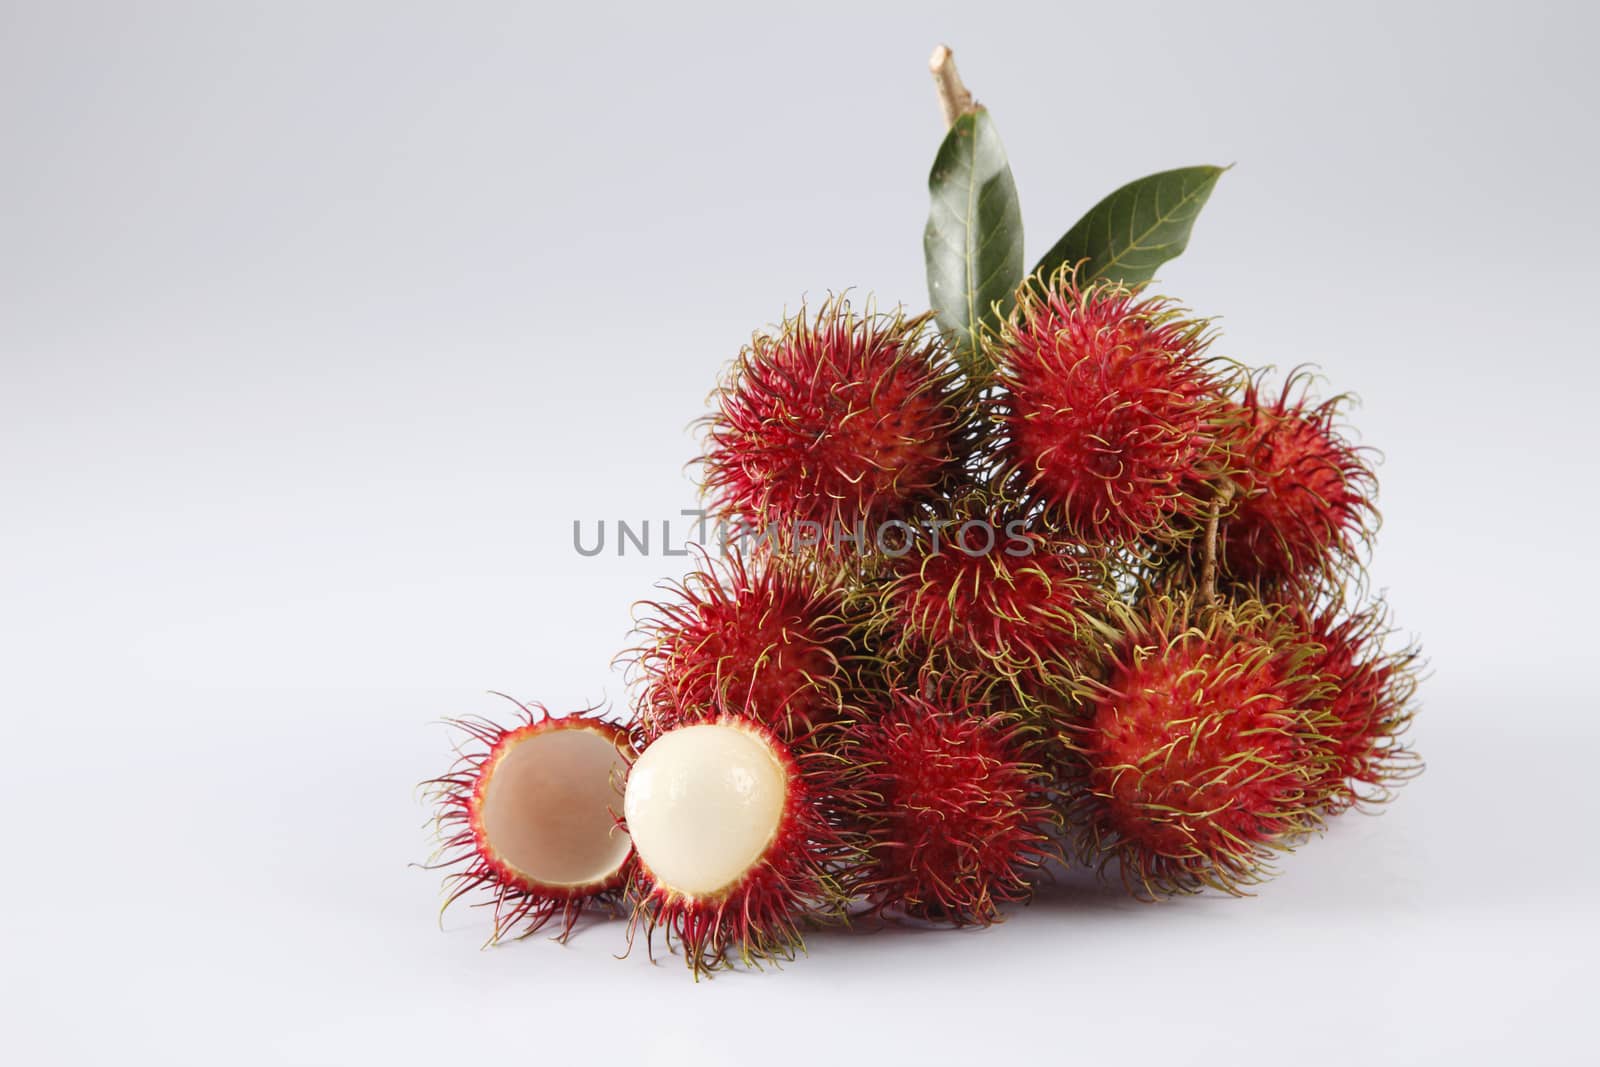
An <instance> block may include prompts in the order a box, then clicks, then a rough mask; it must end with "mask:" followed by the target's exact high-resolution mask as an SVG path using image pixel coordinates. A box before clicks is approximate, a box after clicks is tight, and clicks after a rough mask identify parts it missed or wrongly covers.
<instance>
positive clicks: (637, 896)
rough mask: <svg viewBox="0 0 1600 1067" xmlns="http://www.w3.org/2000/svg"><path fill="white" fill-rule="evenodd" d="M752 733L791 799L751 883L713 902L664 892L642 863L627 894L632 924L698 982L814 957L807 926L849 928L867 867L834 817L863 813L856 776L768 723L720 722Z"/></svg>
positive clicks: (746, 880)
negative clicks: (845, 811)
mask: <svg viewBox="0 0 1600 1067" xmlns="http://www.w3.org/2000/svg"><path fill="white" fill-rule="evenodd" d="M712 721H714V722H718V723H721V724H725V725H733V726H737V727H739V728H741V729H744V730H748V731H750V732H751V733H753V734H755V735H756V736H757V737H760V738H761V739H762V740H764V741H765V742H766V743H767V744H768V745H769V746H771V749H772V752H773V754H774V756H775V758H776V759H777V760H778V761H779V763H780V765H781V766H782V767H783V768H784V769H785V770H786V771H787V773H788V786H789V790H788V798H787V800H786V802H785V808H784V814H783V818H782V821H781V822H780V823H779V826H778V830H777V832H776V834H775V835H774V836H773V840H772V842H771V843H770V844H769V845H768V846H767V850H766V852H765V853H764V854H763V855H762V857H761V859H759V860H758V861H757V862H756V863H755V864H754V865H753V866H752V867H751V868H750V870H749V871H747V872H746V873H745V875H744V877H742V878H740V879H739V880H738V881H736V882H734V883H733V884H732V885H730V886H728V887H727V888H726V889H724V890H722V891H721V892H719V893H717V894H716V895H714V896H690V895H687V894H685V893H680V892H678V891H676V890H674V889H672V888H670V887H668V886H665V885H662V884H660V882H658V881H657V880H656V878H655V876H654V875H653V874H652V873H651V872H650V869H649V868H648V867H647V866H646V865H645V863H644V862H643V860H642V859H637V858H636V862H635V864H634V867H633V875H632V877H631V879H630V882H629V885H628V891H627V895H628V897H629V898H630V899H632V900H634V901H635V906H634V911H633V917H632V919H631V920H630V921H629V925H628V942H629V945H630V946H631V945H632V943H633V940H634V937H635V934H636V932H637V931H638V930H640V929H643V930H644V932H645V938H646V942H647V943H648V944H650V945H652V946H653V944H654V937H655V932H656V931H657V930H660V931H661V932H662V933H663V935H664V937H665V939H666V943H667V947H668V950H669V951H673V950H679V949H681V951H682V952H683V956H684V961H685V963H686V964H687V965H688V967H689V970H690V971H691V972H693V974H694V976H695V978H696V979H699V978H700V977H701V976H703V975H707V974H709V973H711V972H713V971H716V970H719V969H722V968H726V967H730V966H732V965H734V964H735V963H738V964H742V965H744V966H747V967H756V968H759V967H760V966H761V965H762V964H764V963H780V962H783V961H787V960H793V959H794V958H795V957H796V955H797V954H798V953H800V952H803V951H804V950H805V943H804V940H803V938H802V936H801V927H802V926H804V925H806V924H810V923H826V922H838V921H842V920H843V919H844V917H845V907H846V905H847V903H848V901H849V898H850V895H851V893H852V891H853V890H852V889H851V888H850V886H851V876H850V873H849V872H850V871H851V869H852V868H854V867H856V866H858V865H859V855H860V850H861V846H860V843H859V839H858V838H857V837H856V836H855V835H854V834H852V833H851V832H850V831H848V830H846V829H843V828H842V827H841V825H840V820H839V819H837V818H834V817H830V812H831V811H832V810H833V809H834V808H835V807H836V806H838V805H848V806H850V807H852V808H853V807H855V806H856V805H859V803H860V801H859V800H857V799H855V796H854V789H855V788H856V787H855V785H854V783H853V779H854V777H856V776H857V774H858V772H855V771H853V770H852V769H851V768H850V767H849V766H848V765H847V764H846V763H844V762H843V761H842V760H840V759H839V758H838V757H837V756H836V755H833V754H830V753H826V752H822V751H820V750H811V751H801V752H797V751H795V750H792V749H790V748H789V747H788V746H787V745H785V744H784V743H783V741H782V740H780V739H779V738H778V736H777V735H776V734H775V733H773V732H772V731H771V730H769V729H767V728H766V727H765V726H763V725H762V724H760V723H758V722H755V721H753V720H750V719H743V718H739V717H737V716H722V717H721V718H718V719H715V720H712Z"/></svg>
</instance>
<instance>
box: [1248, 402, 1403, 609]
mask: <svg viewBox="0 0 1600 1067" xmlns="http://www.w3.org/2000/svg"><path fill="white" fill-rule="evenodd" d="M1308 381H1309V378H1308V376H1306V375H1304V374H1292V375H1290V377H1289V379H1288V381H1286V382H1285V383H1284V386H1283V389H1282V391H1281V392H1280V393H1279V395H1278V396H1277V397H1264V396H1263V395H1262V393H1261V390H1260V378H1259V376H1257V377H1254V378H1252V379H1251V380H1250V382H1249V384H1248V385H1247V386H1246V389H1245V394H1244V399H1243V401H1242V403H1241V405H1240V408H1241V414H1242V416H1243V426H1244V434H1243V437H1242V440H1241V443H1240V444H1239V445H1238V446H1237V456H1236V465H1235V466H1236V471H1235V473H1234V475H1233V479H1234V485H1235V486H1236V490H1237V491H1236V493H1235V506H1234V507H1233V509H1232V512H1231V513H1230V514H1229V515H1227V516H1226V517H1225V519H1224V521H1223V525H1222V529H1221V537H1220V542H1219V555H1220V560H1219V562H1220V565H1221V569H1222V573H1223V575H1224V576H1225V577H1227V578H1229V579H1230V580H1232V581H1234V582H1236V583H1242V584H1245V585H1249V586H1251V587H1253V588H1256V589H1258V590H1261V591H1263V592H1268V591H1271V590H1273V589H1274V588H1281V587H1295V586H1301V585H1306V584H1310V585H1316V584H1318V583H1319V581H1320V580H1321V579H1322V578H1324V577H1332V576H1335V575H1336V572H1337V571H1339V570H1340V569H1342V564H1344V563H1346V562H1348V561H1349V560H1351V559H1353V558H1354V556H1355V553H1356V550H1357V548H1358V546H1359V545H1360V544H1361V543H1363V542H1365V541H1366V540H1367V539H1368V538H1369V537H1370V536H1371V533H1372V532H1373V527H1374V526H1375V524H1376V520H1377V509H1376V507H1375V506H1374V499H1375V497H1376V492H1377V478H1376V476H1375V475H1374V474H1373V472H1372V468H1371V467H1370V466H1368V464H1367V463H1366V461H1365V459H1364V458H1363V456H1362V454H1361V450H1360V449H1358V448H1356V447H1354V446H1353V445H1351V444H1350V442H1349V441H1348V440H1347V439H1346V438H1345V437H1344V435H1343V434H1342V433H1341V431H1340V429H1339V427H1338V425H1337V417H1338V413H1339V409H1340V406H1341V404H1342V402H1343V398H1342V397H1336V398H1334V399H1332V400H1328V401H1325V402H1323V403H1312V402H1311V401H1310V400H1309V399H1307V393H1306V385H1307V383H1308Z"/></svg>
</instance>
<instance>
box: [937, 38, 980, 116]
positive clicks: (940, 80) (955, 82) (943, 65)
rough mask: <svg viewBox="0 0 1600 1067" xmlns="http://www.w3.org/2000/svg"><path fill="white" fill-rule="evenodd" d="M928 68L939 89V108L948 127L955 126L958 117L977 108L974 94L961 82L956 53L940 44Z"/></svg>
mask: <svg viewBox="0 0 1600 1067" xmlns="http://www.w3.org/2000/svg"><path fill="white" fill-rule="evenodd" d="M928 69H929V70H931V71H933V83H934V85H935V86H937V87H938V89H939V110H941V111H943V112H944V124H945V128H946V129H948V128H950V127H951V126H954V125H955V124H956V119H958V118H960V117H961V116H962V115H965V114H966V113H967V112H969V111H974V110H976V109H977V105H976V104H974V103H973V102H972V94H971V93H969V92H968V91H967V87H966V86H965V85H963V84H962V83H961V75H960V74H958V73H957V72H956V57H955V53H954V52H952V51H950V49H949V48H948V47H946V46H945V45H940V46H939V47H938V48H935V49H934V50H933V56H932V57H931V58H930V59H929V60H928Z"/></svg>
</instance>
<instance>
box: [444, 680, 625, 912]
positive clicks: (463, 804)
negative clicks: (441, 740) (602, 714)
mask: <svg viewBox="0 0 1600 1067" xmlns="http://www.w3.org/2000/svg"><path fill="white" fill-rule="evenodd" d="M519 707H520V708H521V715H522V721H521V723H520V724H518V725H515V726H512V727H504V726H501V725H499V724H497V723H495V722H492V721H490V720H488V719H482V718H469V719H459V720H453V721H452V723H451V724H452V725H453V726H455V727H456V728H457V729H459V730H461V731H462V732H464V733H465V734H466V735H467V738H468V745H467V747H465V748H463V749H461V750H460V751H461V755H460V758H459V759H458V760H457V762H456V765H455V767H453V768H452V769H451V771H450V772H449V773H448V774H445V775H443V776H441V777H439V778H435V779H432V780H430V781H429V782H425V783H424V786H426V787H429V788H430V791H431V795H432V797H433V798H434V801H435V804H436V805H437V808H438V814H437V816H436V819H435V822H436V825H437V827H438V830H439V834H440V837H441V845H440V849H439V852H438V854H437V856H436V860H437V862H435V863H434V864H432V865H431V866H432V867H435V868H442V869H447V870H450V872H451V873H450V874H449V875H447V876H446V878H445V889H446V894H447V895H446V900H445V906H446V907H448V906H449V905H450V904H451V903H453V902H455V901H456V900H459V899H462V898H463V897H465V896H467V895H469V894H472V893H474V892H475V891H477V890H480V889H481V890H485V891H487V898H486V899H485V901H484V902H483V903H485V904H487V905H489V906H491V907H492V908H493V909H494V930H493V933H492V934H491V936H490V938H489V940H490V942H491V943H493V942H496V941H500V940H503V939H505V938H506V937H508V936H516V937H526V936H527V935H529V934H532V933H534V932H536V931H538V930H540V929H541V928H543V927H544V926H545V925H546V924H547V923H549V922H551V921H552V920H555V921H557V922H558V925H559V930H560V936H561V937H563V938H565V937H566V936H567V935H568V934H570V933H571V931H572V928H573V925H574V923H575V922H576V921H577V919H578V917H579V916H580V914H582V913H583V912H584V911H585V910H594V909H598V910H614V909H615V908H616V907H617V905H618V903H619V901H620V897H621V889H622V886H623V884H624V881H625V879H626V874H627V868H628V866H629V864H630V861H631V858H632V854H633V847H632V843H631V842H630V840H629V838H628V835H627V833H626V832H625V831H623V830H622V829H621V828H620V826H619V825H618V819H617V815H618V811H619V809H620V808H621V802H622V782H623V779H624V778H625V776H626V774H627V766H628V759H629V756H630V750H629V746H628V740H627V734H626V731H624V730H623V729H622V728H621V727H619V726H617V725H616V724H614V723H610V722H606V721H604V720H602V719H600V718H598V717H597V716H596V715H595V713H594V712H592V711H582V712H574V713H572V714H570V715H563V716H552V715H550V714H549V713H548V712H547V711H545V710H544V709H543V708H542V707H539V706H538V705H534V706H533V707H528V706H525V705H519Z"/></svg>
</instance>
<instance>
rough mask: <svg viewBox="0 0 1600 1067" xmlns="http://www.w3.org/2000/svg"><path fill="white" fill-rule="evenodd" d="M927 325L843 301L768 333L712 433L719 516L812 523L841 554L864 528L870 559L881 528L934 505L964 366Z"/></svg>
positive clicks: (956, 448)
mask: <svg viewBox="0 0 1600 1067" xmlns="http://www.w3.org/2000/svg"><path fill="white" fill-rule="evenodd" d="M927 326H928V316H926V315H920V316H916V317H913V318H907V317H906V316H904V315H903V314H901V313H900V312H898V311H896V312H894V313H893V314H879V313H876V312H875V311H874V310H873V309H872V308H871V307H869V308H868V309H867V311H866V313H865V314H856V313H855V312H853V311H852V310H851V307H850V304H849V302H848V301H846V300H844V299H842V298H836V299H830V300H828V301H827V302H825V303H824V304H823V305H822V307H821V308H819V309H818V311H817V313H816V315H815V316H814V317H808V316H807V313H806V312H805V311H804V309H802V311H801V312H800V314H798V315H796V316H794V317H793V318H789V319H786V320H785V321H784V323H783V325H782V327H781V328H780V329H779V330H778V331H777V332H776V333H759V334H757V335H756V336H755V338H754V339H753V340H752V341H751V343H750V345H749V346H747V347H746V348H745V349H744V351H743V352H742V353H740V355H739V358H738V359H737V360H736V361H735V362H734V364H733V367H732V369H731V371H730V372H729V374H728V376H727V378H726V379H725V381H724V383H723V386H722V388H721V389H720V391H719V395H718V398H717V402H716V408H715V411H714V412H713V414H711V415H710V416H709V417H708V418H707V419H706V420H705V426H706V451H705V455H704V456H703V457H702V459H703V461H704V471H705V475H704V477H705V489H706V492H707V495H708V496H709V497H710V499H711V501H712V506H713V508H714V509H715V510H716V511H717V512H718V513H719V514H721V515H723V516H724V517H728V518H733V519H737V520H740V521H741V522H749V523H756V524H759V525H760V526H762V527H763V528H766V527H770V526H772V525H774V524H775V525H776V526H777V527H778V528H779V529H780V530H784V531H791V530H793V529H794V528H795V527H796V525H797V524H800V523H812V524H815V526H814V527H813V528H812V529H811V530H810V531H808V532H809V534H810V535H811V536H813V537H815V536H817V535H818V534H820V536H821V537H822V538H824V539H825V540H824V543H828V544H836V543H837V542H835V541H834V540H833V531H834V530H835V528H836V527H837V528H839V529H841V530H843V531H845V532H846V534H847V535H850V534H857V535H858V534H859V532H860V529H861V524H863V523H864V524H865V528H866V539H867V540H868V542H869V543H868V545H865V546H862V549H863V550H866V549H869V548H870V543H871V540H872V539H873V538H874V537H875V536H876V533H877V530H876V527H877V525H878V524H880V523H882V522H884V521H886V520H888V519H890V518H894V517H897V516H901V515H905V514H908V513H910V512H911V511H912V510H914V508H915V507H916V505H917V504H918V503H920V502H922V501H925V500H928V499H930V498H932V497H934V496H935V495H936V494H937V491H938V489H939V487H940V486H941V485H942V483H943V482H944V480H945V478H946V477H947V475H948V474H949V473H950V472H951V471H952V469H953V468H954V467H955V466H956V465H957V463H958V462H959V457H960V454H961V449H962V446H961V443H960V442H961V437H962V434H963V426H964V423H965V421H966V417H965V415H964V414H963V412H962V409H961V407H960V405H959V404H958V403H957V399H956V392H955V391H956V388H957V378H958V375H957V370H956V365H955V363H954V362H953V360H952V358H951V357H950V354H949V352H948V351H947V350H946V348H945V347H944V344H943V342H942V341H941V340H940V339H939V337H938V336H937V334H935V333H934V332H933V331H931V330H929V329H928V328H927Z"/></svg>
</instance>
